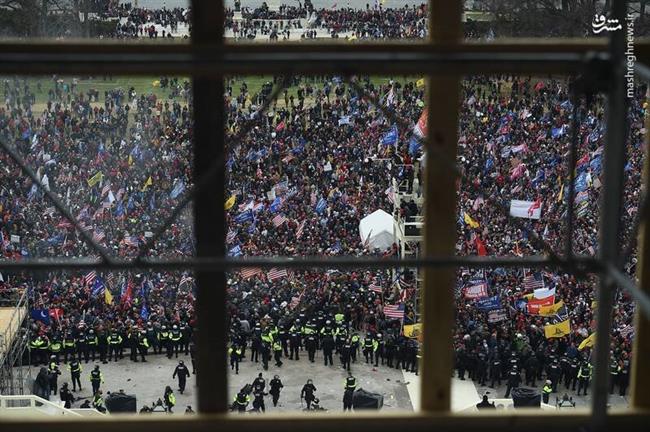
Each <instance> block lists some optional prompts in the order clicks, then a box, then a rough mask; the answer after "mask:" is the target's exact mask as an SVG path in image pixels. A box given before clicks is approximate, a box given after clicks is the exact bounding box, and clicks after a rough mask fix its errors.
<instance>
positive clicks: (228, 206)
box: [223, 195, 237, 210]
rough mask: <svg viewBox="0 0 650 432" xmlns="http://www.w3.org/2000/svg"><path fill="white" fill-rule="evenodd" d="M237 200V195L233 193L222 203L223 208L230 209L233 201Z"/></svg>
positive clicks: (233, 203)
mask: <svg viewBox="0 0 650 432" xmlns="http://www.w3.org/2000/svg"><path fill="white" fill-rule="evenodd" d="M236 200H237V195H233V196H231V197H230V198H228V201H226V203H225V204H224V205H223V208H224V209H225V210H230V209H231V208H232V206H234V205H235V201H236Z"/></svg>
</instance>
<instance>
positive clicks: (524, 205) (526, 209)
mask: <svg viewBox="0 0 650 432" xmlns="http://www.w3.org/2000/svg"><path fill="white" fill-rule="evenodd" d="M510 216H513V217H520V218H526V219H540V218H541V217H542V205H541V204H539V205H536V204H535V201H519V200H512V201H510Z"/></svg>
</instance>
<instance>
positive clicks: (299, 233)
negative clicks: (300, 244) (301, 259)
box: [296, 219, 307, 239]
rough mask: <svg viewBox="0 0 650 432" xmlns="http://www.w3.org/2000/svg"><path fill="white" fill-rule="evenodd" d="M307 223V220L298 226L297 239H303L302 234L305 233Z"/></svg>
mask: <svg viewBox="0 0 650 432" xmlns="http://www.w3.org/2000/svg"><path fill="white" fill-rule="evenodd" d="M306 222H307V219H305V220H304V221H302V222H300V224H299V225H298V229H296V238H297V239H299V238H300V237H302V233H303V231H304V230H305V223H306Z"/></svg>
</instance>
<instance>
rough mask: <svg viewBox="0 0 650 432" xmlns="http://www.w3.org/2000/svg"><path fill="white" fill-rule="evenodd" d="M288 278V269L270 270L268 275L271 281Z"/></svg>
mask: <svg viewBox="0 0 650 432" xmlns="http://www.w3.org/2000/svg"><path fill="white" fill-rule="evenodd" d="M287 276H289V273H287V270H286V269H282V270H278V269H277V268H275V267H274V268H272V269H271V270H269V272H268V273H267V277H268V278H269V280H270V281H274V280H276V279H281V278H283V277H287Z"/></svg>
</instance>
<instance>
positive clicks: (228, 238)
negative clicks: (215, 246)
mask: <svg viewBox="0 0 650 432" xmlns="http://www.w3.org/2000/svg"><path fill="white" fill-rule="evenodd" d="M235 237H237V231H235V230H233V229H229V230H228V234H227V235H226V243H232V242H233V240H235Z"/></svg>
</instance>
